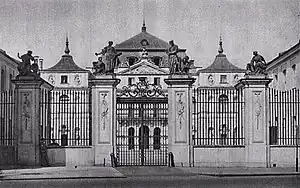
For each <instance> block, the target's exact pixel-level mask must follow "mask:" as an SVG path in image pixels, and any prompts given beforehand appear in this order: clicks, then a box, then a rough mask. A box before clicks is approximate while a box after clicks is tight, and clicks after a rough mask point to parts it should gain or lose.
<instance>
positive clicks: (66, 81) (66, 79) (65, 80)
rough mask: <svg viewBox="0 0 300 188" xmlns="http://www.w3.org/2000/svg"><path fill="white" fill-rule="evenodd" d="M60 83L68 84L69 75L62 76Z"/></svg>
mask: <svg viewBox="0 0 300 188" xmlns="http://www.w3.org/2000/svg"><path fill="white" fill-rule="evenodd" d="M60 83H61V84H67V83H68V76H65V75H64V76H61V79H60Z"/></svg>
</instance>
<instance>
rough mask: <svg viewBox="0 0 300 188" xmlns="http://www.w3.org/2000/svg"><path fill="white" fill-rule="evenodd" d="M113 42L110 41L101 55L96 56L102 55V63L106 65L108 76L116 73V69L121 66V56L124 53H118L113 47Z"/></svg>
mask: <svg viewBox="0 0 300 188" xmlns="http://www.w3.org/2000/svg"><path fill="white" fill-rule="evenodd" d="M112 45H113V42H112V41H109V42H108V46H106V47H104V48H103V49H102V51H101V52H100V53H95V55H102V57H103V58H102V61H103V63H104V65H105V71H104V73H106V74H112V73H114V69H115V68H116V67H117V66H118V65H119V64H120V60H119V58H118V57H119V56H120V55H122V53H117V51H116V49H115V48H114V47H113V46H112Z"/></svg>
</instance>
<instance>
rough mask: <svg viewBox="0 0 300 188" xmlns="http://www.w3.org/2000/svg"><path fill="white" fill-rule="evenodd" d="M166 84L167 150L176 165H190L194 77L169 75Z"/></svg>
mask: <svg viewBox="0 0 300 188" xmlns="http://www.w3.org/2000/svg"><path fill="white" fill-rule="evenodd" d="M165 82H166V83H167V84H168V103H169V110H168V113H169V116H168V121H169V122H168V125H169V127H168V151H169V152H172V153H173V155H174V161H175V165H176V166H181V165H183V166H191V158H192V148H191V143H192V142H191V119H192V117H191V115H192V114H191V87H192V84H193V83H194V82H195V79H194V78H190V77H188V75H171V76H170V77H169V78H168V79H165Z"/></svg>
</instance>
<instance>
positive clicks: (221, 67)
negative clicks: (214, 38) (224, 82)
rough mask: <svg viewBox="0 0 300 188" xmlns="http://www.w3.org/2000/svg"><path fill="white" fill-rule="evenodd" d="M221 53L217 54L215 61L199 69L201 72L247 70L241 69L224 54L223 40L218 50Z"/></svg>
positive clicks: (241, 71) (240, 71)
mask: <svg viewBox="0 0 300 188" xmlns="http://www.w3.org/2000/svg"><path fill="white" fill-rule="evenodd" d="M218 52H219V54H218V55H217V56H216V58H215V60H214V62H213V63H212V64H211V65H210V66H208V67H207V68H204V69H201V70H199V72H205V73H210V72H211V73H233V72H235V73H236V72H239V73H243V72H246V70H245V69H241V68H239V67H237V66H235V65H233V64H231V63H230V62H229V61H228V59H227V57H226V55H225V54H223V47H222V41H221V40H220V46H219V50H218Z"/></svg>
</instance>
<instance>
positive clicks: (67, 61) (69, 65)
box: [44, 38, 88, 72]
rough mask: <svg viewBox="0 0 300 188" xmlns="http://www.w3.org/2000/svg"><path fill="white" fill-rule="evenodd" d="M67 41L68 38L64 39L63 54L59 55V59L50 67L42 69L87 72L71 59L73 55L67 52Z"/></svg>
mask: <svg viewBox="0 0 300 188" xmlns="http://www.w3.org/2000/svg"><path fill="white" fill-rule="evenodd" d="M69 53H70V50H69V41H68V38H67V40H66V49H65V54H64V55H63V56H62V57H61V59H60V61H59V62H58V63H57V64H56V65H54V66H53V67H50V68H48V69H46V70H44V71H55V72H65V71H68V72H88V70H85V69H83V68H80V67H79V66H78V65H76V63H75V62H74V60H73V57H72V56H71V55H70V54H69Z"/></svg>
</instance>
